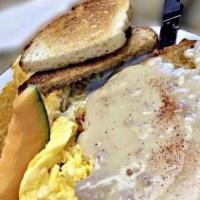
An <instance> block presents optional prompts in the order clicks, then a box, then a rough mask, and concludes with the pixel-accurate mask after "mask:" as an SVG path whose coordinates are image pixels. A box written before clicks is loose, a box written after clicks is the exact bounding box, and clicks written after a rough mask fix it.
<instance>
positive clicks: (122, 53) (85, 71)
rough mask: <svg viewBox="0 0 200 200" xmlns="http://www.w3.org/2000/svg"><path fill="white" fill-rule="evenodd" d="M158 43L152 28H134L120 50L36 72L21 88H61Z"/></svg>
mask: <svg viewBox="0 0 200 200" xmlns="http://www.w3.org/2000/svg"><path fill="white" fill-rule="evenodd" d="M156 44H157V35H156V33H155V32H154V31H153V30H152V29H150V28H147V27H144V28H134V29H133V30H132V34H131V36H130V38H129V39H128V41H127V43H126V44H125V46H124V47H122V48H121V49H119V50H118V51H116V52H114V53H111V54H109V55H105V56H103V57H100V58H96V59H93V60H89V61H87V62H85V63H82V64H78V65H74V66H71V67H70V68H64V69H59V70H52V71H48V72H39V73H36V74H34V75H33V76H32V77H31V78H30V79H29V80H28V81H27V82H25V83H24V84H23V85H22V86H21V87H20V88H19V90H20V91H21V90H23V89H24V88H26V87H27V86H28V85H29V84H36V85H38V87H39V88H40V90H41V91H42V92H43V93H48V92H49V91H51V90H52V89H58V88H61V87H63V86H65V85H68V84H70V83H72V82H76V81H77V80H80V79H82V78H86V77H88V76H90V75H92V74H95V73H99V72H102V71H105V70H107V69H109V68H112V67H116V66H118V65H119V64H121V63H122V62H124V61H127V60H129V59H130V58H132V57H135V56H138V55H141V54H144V53H146V52H150V51H152V50H153V49H154V47H155V46H156Z"/></svg>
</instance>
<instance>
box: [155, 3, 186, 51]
mask: <svg viewBox="0 0 200 200" xmlns="http://www.w3.org/2000/svg"><path fill="white" fill-rule="evenodd" d="M183 8H184V6H183V4H182V2H181V0H165V3H164V8H163V16H162V25H161V30H160V38H159V40H160V43H159V49H163V48H164V47H167V46H170V45H173V44H175V43H176V36H177V32H178V30H179V29H180V22H181V15H182V12H183Z"/></svg>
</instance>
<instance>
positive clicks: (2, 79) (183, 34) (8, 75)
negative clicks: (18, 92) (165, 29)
mask: <svg viewBox="0 0 200 200" xmlns="http://www.w3.org/2000/svg"><path fill="white" fill-rule="evenodd" d="M152 28H153V29H154V30H155V31H156V32H157V33H158V34H159V31H160V27H158V26H153V27H152ZM184 38H187V39H190V40H200V36H198V35H195V34H193V33H190V32H188V31H184V30H180V31H179V33H178V36H177V43H178V42H180V41H181V40H182V39H184ZM10 80H12V71H11V69H9V70H7V71H6V72H5V73H4V74H2V75H1V76H0V91H1V90H2V88H3V87H4V85H5V84H6V83H7V82H9V81H10Z"/></svg>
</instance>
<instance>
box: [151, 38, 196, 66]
mask: <svg viewBox="0 0 200 200" xmlns="http://www.w3.org/2000/svg"><path fill="white" fill-rule="evenodd" d="M195 42H196V40H187V39H183V40H182V41H181V42H180V43H179V44H177V45H172V46H169V47H166V48H164V49H163V50H159V51H158V50H155V51H154V54H153V55H154V56H161V57H162V58H163V60H165V61H168V62H171V63H172V64H174V65H175V67H177V68H179V67H186V68H191V69H192V68H195V65H194V63H193V62H192V60H191V59H189V58H186V57H185V56H184V51H185V50H186V49H189V48H193V47H194V45H195Z"/></svg>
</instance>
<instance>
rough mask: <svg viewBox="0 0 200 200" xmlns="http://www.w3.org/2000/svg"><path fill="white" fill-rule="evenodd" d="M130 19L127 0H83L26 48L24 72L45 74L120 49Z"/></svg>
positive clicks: (123, 42)
mask: <svg viewBox="0 0 200 200" xmlns="http://www.w3.org/2000/svg"><path fill="white" fill-rule="evenodd" d="M130 18H131V4H130V1H129V0H86V1H83V2H82V4H80V5H77V6H75V7H74V8H73V9H72V11H71V12H69V13H67V14H65V15H63V16H61V17H59V18H58V19H56V20H54V21H53V22H52V23H50V24H49V25H47V26H46V27H45V28H44V29H43V30H42V31H41V32H40V33H39V34H37V35H36V37H35V38H34V39H33V40H32V41H31V43H30V44H29V45H28V46H27V47H26V49H25V51H24V53H23V55H22V58H21V61H20V64H21V66H22V68H23V70H24V71H31V72H37V71H47V70H51V69H58V68H62V67H65V66H67V65H70V64H76V63H80V62H83V61H85V60H88V59H91V58H96V57H99V56H103V55H105V54H109V53H111V52H113V51H115V50H117V49H119V48H121V47H122V46H123V45H124V44H125V42H126V37H125V31H126V29H127V28H128V26H129V20H130Z"/></svg>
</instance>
